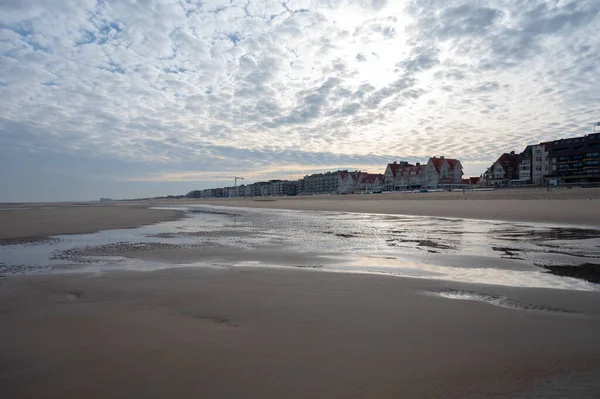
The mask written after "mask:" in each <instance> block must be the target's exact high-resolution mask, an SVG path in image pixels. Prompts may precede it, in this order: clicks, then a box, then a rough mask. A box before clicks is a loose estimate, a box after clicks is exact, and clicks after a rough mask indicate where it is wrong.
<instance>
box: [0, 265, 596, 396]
mask: <svg viewBox="0 0 600 399" xmlns="http://www.w3.org/2000/svg"><path fill="white" fill-rule="evenodd" d="M448 286H451V287H452V288H454V289H464V290H467V291H474V290H477V291H483V292H486V293H488V294H489V295H493V294H496V295H507V296H509V297H510V298H512V299H513V300H515V301H518V303H522V304H529V305H530V306H532V307H531V309H530V310H525V309H520V308H511V307H502V306H494V305H492V304H489V303H484V302H478V301H465V300H452V299H445V298H440V297H438V296H436V295H433V294H432V293H435V292H437V291H439V290H440V289H442V288H447V287H448ZM597 303H598V296H597V293H594V292H573V291H564V290H545V289H514V288H512V289H511V288H501V287H494V286H474V285H461V284H456V283H451V284H450V283H441V282H434V281H427V280H420V279H401V278H390V277H381V276H369V275H352V274H334V273H324V272H314V271H302V270H300V271H297V270H296V271H294V270H267V269H262V270H261V269H256V268H235V269H229V270H221V269H207V268H200V269H199V268H187V269H172V270H162V271H155V272H146V273H143V272H134V273H129V272H115V273H108V274H101V275H94V276H92V275H72V274H71V275H44V276H26V277H13V278H9V279H6V280H5V281H3V282H2V285H1V286H0V322H1V323H2V325H3V328H2V329H0V349H1V350H0V364H1V366H2V368H1V369H0V386H1V387H2V388H1V391H2V397H3V398H31V397H37V398H80V397H86V398H106V397H111V398H130V397H170V398H189V397H207V398H240V397H245V398H282V397H285V398H375V397H376V398H448V397H456V398H531V397H540V398H566V397H569V398H595V397H597V394H598V393H599V392H600V382H599V381H598V379H597V378H596V377H597V375H598V373H599V372H600V341H598V339H597V337H598V336H600V308H599V307H598V306H597ZM535 305H544V306H543V307H541V306H540V307H536V306H535ZM565 392H567V393H569V394H568V395H567V396H565Z"/></svg>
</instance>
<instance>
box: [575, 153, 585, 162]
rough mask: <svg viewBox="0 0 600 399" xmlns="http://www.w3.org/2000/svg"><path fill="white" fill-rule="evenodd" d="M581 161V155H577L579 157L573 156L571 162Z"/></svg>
mask: <svg viewBox="0 0 600 399" xmlns="http://www.w3.org/2000/svg"><path fill="white" fill-rule="evenodd" d="M581 159H583V155H582V154H579V155H573V161H579V160H581Z"/></svg>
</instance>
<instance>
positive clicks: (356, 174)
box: [340, 171, 361, 180]
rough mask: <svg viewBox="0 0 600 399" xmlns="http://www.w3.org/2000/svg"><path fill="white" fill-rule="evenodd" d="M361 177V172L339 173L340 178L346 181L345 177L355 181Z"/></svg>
mask: <svg viewBox="0 0 600 399" xmlns="http://www.w3.org/2000/svg"><path fill="white" fill-rule="evenodd" d="M360 175H361V172H346V171H340V178H342V180H343V179H346V178H347V177H350V178H351V179H352V180H356V179H358V177H359V176H360Z"/></svg>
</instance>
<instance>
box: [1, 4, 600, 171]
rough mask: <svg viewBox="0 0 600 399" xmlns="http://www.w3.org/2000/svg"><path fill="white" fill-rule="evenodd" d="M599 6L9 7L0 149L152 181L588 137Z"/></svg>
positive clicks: (599, 42) (598, 51)
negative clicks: (127, 171) (81, 157)
mask: <svg viewBox="0 0 600 399" xmlns="http://www.w3.org/2000/svg"><path fill="white" fill-rule="evenodd" d="M599 13H600V5H599V4H598V2H597V1H595V0H581V1H561V2H558V3H556V4H551V5H549V4H548V3H547V2H545V1H542V0H539V1H537V0H533V1H527V2H525V1H519V2H514V1H508V0H486V1H472V2H468V3H464V2H462V1H454V0H450V1H445V0H443V1H442V0H428V1H416V0H415V1H401V2H386V1H382V0H372V1H371V0H363V1H359V2H348V1H345V0H329V1H326V2H318V3H315V2H309V1H304V0H297V1H286V2H283V3H282V2H275V1H269V0H262V1H251V2H237V1H217V0H210V1H206V2H195V1H188V2H179V1H160V2H159V1H148V2H144V3H141V2H107V1H95V0H94V1H93V0H89V1H88V0H65V1H61V2H55V3H53V4H52V5H50V4H49V3H47V2H37V1H24V0H23V1H15V0H10V1H4V2H3V3H2V5H0V108H1V109H2V115H1V119H0V143H1V145H2V147H3V148H4V149H8V151H13V152H16V153H21V154H41V155H44V154H45V156H47V157H48V158H51V157H55V156H58V155H61V156H64V157H68V156H72V155H73V154H85V156H86V157H89V158H90V159H94V160H97V161H98V162H106V163H107V164H108V163H111V162H124V163H125V164H129V162H130V161H131V160H134V161H135V162H139V163H140V164H143V165H146V166H145V167H146V168H147V173H148V176H150V177H152V176H158V175H161V173H162V172H161V170H162V169H164V168H168V169H169V172H168V173H171V174H176V173H179V172H181V173H187V172H189V170H190V168H189V166H188V165H189V163H195V164H196V165H197V167H196V168H192V169H193V171H197V170H199V169H203V170H204V169H205V170H208V171H211V173H212V171H213V170H221V169H223V170H230V169H229V168H230V166H231V165H245V166H244V167H241V168H240V169H237V170H247V171H249V172H250V171H251V170H265V168H268V167H269V166H268V165H267V164H269V165H279V166H280V167H282V168H287V170H288V171H289V173H298V168H300V167H301V166H302V167H304V168H305V169H306V170H309V169H310V170H312V169H315V168H317V169H318V168H319V167H320V166H332V165H338V164H339V165H351V164H357V165H363V166H364V165H373V168H375V163H371V162H380V163H381V164H382V165H381V167H383V166H384V165H383V164H384V163H385V160H386V159H399V158H403V157H404V158H407V159H408V158H411V157H413V158H414V159H420V160H424V159H425V158H426V157H428V156H431V155H433V154H441V153H444V154H446V155H447V156H454V157H458V158H461V159H463V160H464V161H465V162H463V163H464V164H465V166H467V167H468V164H469V162H473V165H479V164H480V163H481V162H487V161H491V160H492V159H494V158H496V156H497V154H498V153H501V152H504V151H506V150H509V149H515V150H519V147H524V146H525V145H526V144H529V143H532V142H539V141H544V140H548V139H551V138H553V137H556V136H561V137H566V136H574V135H579V134H582V133H586V132H588V130H589V126H590V121H593V120H595V118H597V115H595V112H596V111H597V108H598V107H597V104H598V102H599V100H600V94H599V93H600V90H599V89H600V87H599V85H600V83H598V80H597V78H596V76H597V75H598V73H599V72H600V71H599V65H600V39H599V38H598V35H597V32H598V31H600V15H599ZM341 16H343V17H341ZM315 154H321V155H318V156H317V155H315ZM261 157H263V158H261ZM336 157H339V158H336ZM343 157H347V158H346V159H345V160H343ZM365 157H366V158H365ZM35 159H38V158H35ZM52 159H54V158H52ZM152 165H154V166H152ZM3 167H4V168H5V169H6V168H7V167H9V165H3ZM473 172H476V170H473ZM477 174H478V173H477ZM135 176H136V177H137V178H143V171H141V170H138V169H136V173H135ZM121 177H122V176H119V175H118V174H115V175H114V178H115V179H116V178H121Z"/></svg>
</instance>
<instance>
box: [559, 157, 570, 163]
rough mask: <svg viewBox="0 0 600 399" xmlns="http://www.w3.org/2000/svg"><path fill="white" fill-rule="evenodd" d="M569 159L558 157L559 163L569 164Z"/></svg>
mask: <svg viewBox="0 0 600 399" xmlns="http://www.w3.org/2000/svg"><path fill="white" fill-rule="evenodd" d="M568 160H569V157H558V162H567V161H568Z"/></svg>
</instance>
